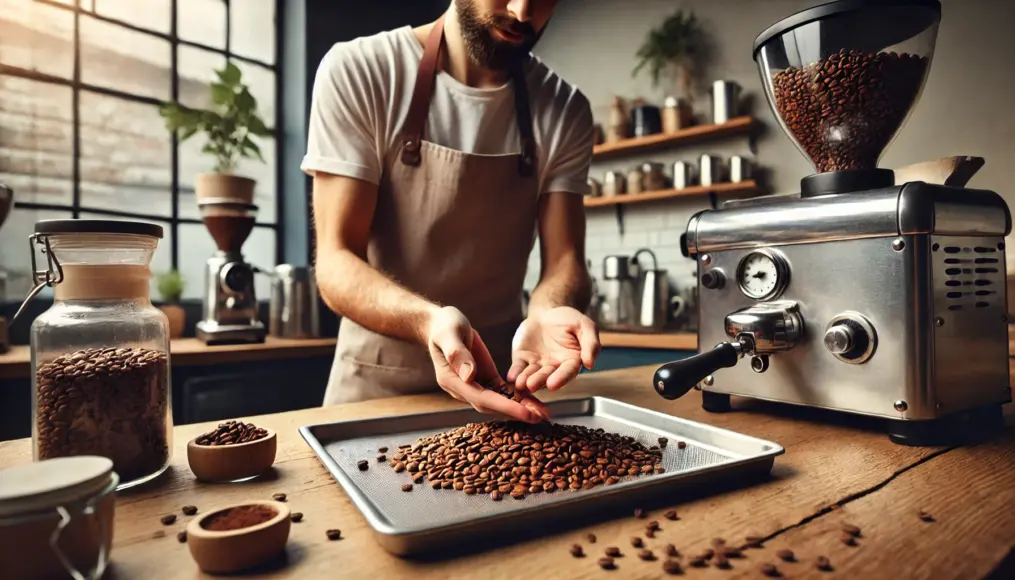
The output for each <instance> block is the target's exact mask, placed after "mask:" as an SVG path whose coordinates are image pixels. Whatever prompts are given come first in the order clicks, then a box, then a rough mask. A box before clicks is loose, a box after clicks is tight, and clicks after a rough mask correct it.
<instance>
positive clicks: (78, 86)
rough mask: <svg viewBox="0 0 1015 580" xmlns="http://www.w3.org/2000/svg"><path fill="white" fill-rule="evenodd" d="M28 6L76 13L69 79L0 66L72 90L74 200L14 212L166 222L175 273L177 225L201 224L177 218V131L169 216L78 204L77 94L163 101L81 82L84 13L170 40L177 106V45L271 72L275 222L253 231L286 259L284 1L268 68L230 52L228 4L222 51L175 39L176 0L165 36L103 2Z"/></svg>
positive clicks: (1, 71) (46, 0) (44, 0)
mask: <svg viewBox="0 0 1015 580" xmlns="http://www.w3.org/2000/svg"><path fill="white" fill-rule="evenodd" d="M29 1H31V2H37V3H39V4H45V5H46V6H50V7H53V8H58V9H61V10H66V11H69V12H71V13H73V15H74V27H73V41H72V50H73V59H74V61H73V62H74V65H73V74H72V77H71V78H70V79H65V78H62V77H59V76H54V75H49V74H45V73H40V72H37V71H34V70H31V69H24V68H20V67H16V66H12V65H7V64H4V63H0V76H2V75H7V76H12V77H18V78H23V79H28V80H32V81H36V82H43V83H50V84H56V85H60V86H64V87H69V88H70V89H71V124H72V128H71V130H72V137H71V139H72V160H71V162H72V177H71V179H72V187H73V197H72V201H71V204H70V205H65V204H49V203H36V202H21V201H16V200H15V202H14V209H29V210H31V209H35V210H53V211H70V212H71V215H72V217H73V218H74V219H77V218H78V217H80V215H81V214H82V213H90V214H96V215H103V216H110V217H119V218H127V219H142V220H151V221H156V222H160V223H163V224H168V227H169V230H170V231H171V233H172V236H171V242H172V243H171V244H170V263H171V264H172V267H173V268H174V269H178V268H179V264H180V237H179V236H178V235H177V234H178V232H179V226H180V224H199V225H200V224H201V223H202V222H201V220H199V219H193V218H184V217H180V195H181V193H182V192H181V186H180V142H179V138H178V137H177V134H176V132H175V131H174V132H169V131H166V138H167V139H169V140H170V147H171V161H170V163H171V166H172V167H171V182H170V183H171V185H170V191H169V193H170V194H171V195H172V200H171V204H172V206H171V207H172V209H171V212H170V215H163V214H147V213H140V212H129V211H118V210H111V209H104V208H94V207H88V206H86V205H82V204H81V106H80V95H81V91H88V92H93V93H97V94H100V95H105V96H108V97H113V98H118V99H122V100H125V101H133V102H136V103H145V104H149V105H156V106H157V105H160V104H161V103H162V101H160V100H159V99H155V98H152V97H148V96H144V95H137V94H133V93H129V92H124V91H119V90H116V89H111V88H108V87H102V86H96V85H92V84H89V83H84V82H81V25H80V21H81V16H82V15H85V16H87V17H89V18H94V19H95V20H98V21H101V22H105V23H107V24H111V25H114V26H120V27H122V28H126V29H128V30H131V31H133V32H137V33H140V34H146V35H148V36H153V37H155V38H159V39H162V40H165V41H167V42H169V44H170V55H171V56H170V59H171V60H170V74H171V87H170V96H169V100H171V101H174V102H177V101H178V99H179V96H180V95H179V92H180V77H179V47H180V46H181V45H183V46H190V47H193V48H199V49H201V50H206V51H209V52H213V53H215V54H218V55H222V56H224V57H225V58H226V61H227V62H228V61H231V60H237V61H240V62H243V63H246V64H249V65H253V66H258V67H261V68H265V69H268V70H270V71H271V72H272V73H273V74H274V75H275V87H274V92H275V95H274V96H275V118H274V119H270V120H268V119H266V121H267V122H268V125H269V130H270V131H271V133H272V136H271V138H272V139H274V142H275V167H274V173H275V175H274V180H275V223H265V222H257V223H256V224H255V225H254V227H255V228H261V229H270V230H272V231H274V232H275V257H274V259H275V263H276V264H281V263H282V262H283V261H284V258H283V257H284V256H285V248H284V243H285V225H284V224H285V219H284V218H285V214H284V209H285V208H284V205H285V204H284V203H283V202H282V173H283V162H284V157H285V155H284V154H283V147H284V136H283V135H284V133H283V131H280V130H279V127H281V126H282V111H283V103H282V100H283V94H282V93H283V91H282V82H281V72H282V71H281V66H280V65H281V62H282V45H283V38H282V34H283V30H284V28H285V25H284V22H283V8H284V6H283V3H284V1H285V0H274V4H275V23H274V24H275V26H274V28H275V64H269V63H267V62H263V61H260V60H258V59H254V58H249V57H245V56H241V55H237V54H234V53H233V52H232V50H231V46H230V44H231V40H232V38H231V30H230V28H231V26H232V19H231V16H232V12H231V10H232V6H231V1H230V0H220V1H221V2H222V3H223V4H225V9H226V22H225V48H224V49H223V48H215V47H211V46H207V45H205V44H202V43H199V42H194V41H190V40H183V39H181V38H180V37H179V35H178V31H177V9H178V8H177V4H178V0H170V14H169V18H170V29H169V33H163V32H158V31H155V30H150V29H147V28H144V27H141V26H137V25H134V24H131V23H129V22H125V21H123V20H120V19H118V18H111V17H109V16H105V15H102V14H99V13H97V12H95V6H96V5H101V2H102V0H93V4H92V9H91V10H87V9H85V8H82V7H81V0H74V2H73V4H64V3H62V2H57V1H56V0H29Z"/></svg>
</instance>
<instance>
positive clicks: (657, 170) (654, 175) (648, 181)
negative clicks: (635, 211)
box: [641, 161, 666, 191]
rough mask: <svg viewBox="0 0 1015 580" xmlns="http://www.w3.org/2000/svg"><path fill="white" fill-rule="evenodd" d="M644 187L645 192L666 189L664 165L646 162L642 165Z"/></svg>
mask: <svg viewBox="0 0 1015 580" xmlns="http://www.w3.org/2000/svg"><path fill="white" fill-rule="evenodd" d="M641 173H642V186H643V189H644V190H645V191H659V190H661V189H666V175H664V174H663V164H662V163H655V162H651V161H646V162H645V163H642V164H641Z"/></svg>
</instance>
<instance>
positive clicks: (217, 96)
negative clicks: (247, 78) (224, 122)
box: [211, 83, 236, 105]
mask: <svg viewBox="0 0 1015 580" xmlns="http://www.w3.org/2000/svg"><path fill="white" fill-rule="evenodd" d="M234 99H236V93H235V92H233V89H232V87H229V86H227V85H224V84H220V83H213V84H212V85H211V100H212V102H214V103H215V104H216V105H230V104H232V103H233V101H234Z"/></svg>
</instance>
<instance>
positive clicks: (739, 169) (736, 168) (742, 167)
mask: <svg viewBox="0 0 1015 580" xmlns="http://www.w3.org/2000/svg"><path fill="white" fill-rule="evenodd" d="M750 178H751V162H750V161H748V160H747V159H744V158H743V157H741V156H739V155H734V156H732V157H730V181H731V182H732V183H740V182H741V181H746V180H748V179H750Z"/></svg>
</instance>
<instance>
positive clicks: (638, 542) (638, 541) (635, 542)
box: [631, 536, 645, 548]
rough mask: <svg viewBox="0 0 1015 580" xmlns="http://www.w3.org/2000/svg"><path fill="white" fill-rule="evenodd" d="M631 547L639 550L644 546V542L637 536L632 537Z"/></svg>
mask: <svg viewBox="0 0 1015 580" xmlns="http://www.w3.org/2000/svg"><path fill="white" fill-rule="evenodd" d="M631 545H632V546H634V547H635V548H640V547H642V546H644V545H645V542H643V541H642V540H641V538H639V537H638V536H634V537H633V538H631Z"/></svg>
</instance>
